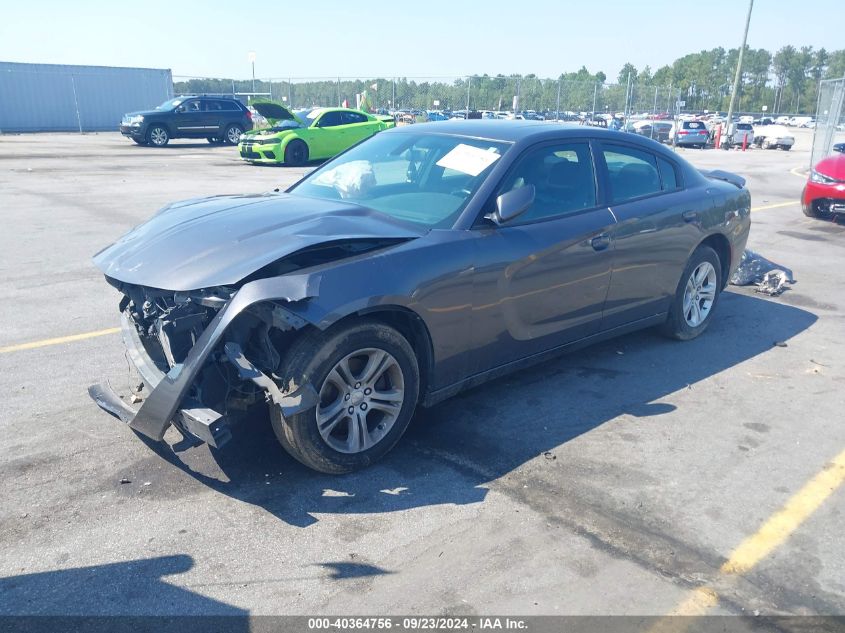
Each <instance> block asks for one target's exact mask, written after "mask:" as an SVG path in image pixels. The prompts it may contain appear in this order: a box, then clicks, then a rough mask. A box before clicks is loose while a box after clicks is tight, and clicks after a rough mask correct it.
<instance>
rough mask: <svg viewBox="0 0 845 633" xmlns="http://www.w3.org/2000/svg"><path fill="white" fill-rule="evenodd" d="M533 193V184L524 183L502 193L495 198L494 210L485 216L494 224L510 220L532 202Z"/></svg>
mask: <svg viewBox="0 0 845 633" xmlns="http://www.w3.org/2000/svg"><path fill="white" fill-rule="evenodd" d="M535 193H536V191H535V189H534V185H525V186H524V187H519V188H518V189H511V190H510V191H507V192H505V193H503V194H502V195H501V196H499V197H498V198H496V210H495V211H494V212H493V213H491V214H490V215H488V216H487V218H488V219H490V220H492V221H493V222H495V223H496V224H505V223H506V222H510V221H511V220H513V219H514V218H515V217H516V216H518V215H520V214H522V213H525V211H527V210H528V207H530V206H531V205H532V204H534V196H535Z"/></svg>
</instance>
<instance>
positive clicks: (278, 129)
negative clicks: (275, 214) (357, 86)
mask: <svg viewBox="0 0 845 633" xmlns="http://www.w3.org/2000/svg"><path fill="white" fill-rule="evenodd" d="M252 106H253V107H254V108H255V109H256V111H257V112H258V113H259V114H261V116H263V117H264V118H266V119H267V121H268V122H269V123H270V128H269V129H264V130H255V131H253V132H250V133H248V134H244V135H243V137H242V138H241V141H240V143H239V145H238V151H239V152H240V155H241V158H243V159H244V160H246V161H248V162H251V163H271V164H275V165H279V164H284V165H304V164H305V163H307V162H308V161H309V160H316V159H323V158H331V157H332V156H336V155H337V154H339V153H340V152H342V151H344V150H346V149H348V148H349V147H352V146H353V145H355V143H358V142H359V141H362V140H364V139H365V138H368V137H370V136H372V135H373V134H376V133H377V132H380V131H382V130H386V129H388V128H391V127H393V126H394V125H395V123H394V119H393V117H391V116H382V115H373V114H367V113H366V112H361V111H360V110H350V109H349V108H312V109H310V110H300V111H298V112H295V113H294V112H292V111H291V110H289V109H288V108H287V107H285V106H284V105H282V104H281V103H278V102H276V101H269V100H263V101H254V102H253V104H252Z"/></svg>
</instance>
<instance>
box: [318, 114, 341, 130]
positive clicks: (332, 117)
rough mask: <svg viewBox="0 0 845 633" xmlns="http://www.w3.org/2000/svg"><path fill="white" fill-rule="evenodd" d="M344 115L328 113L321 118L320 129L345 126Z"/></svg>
mask: <svg viewBox="0 0 845 633" xmlns="http://www.w3.org/2000/svg"><path fill="white" fill-rule="evenodd" d="M343 123H344V120H343V113H342V112H337V111H333V112H326V113H325V114H324V115H323V116H322V117H320V121H319V122H318V123H317V125H318V126H319V127H334V126H335V125H343Z"/></svg>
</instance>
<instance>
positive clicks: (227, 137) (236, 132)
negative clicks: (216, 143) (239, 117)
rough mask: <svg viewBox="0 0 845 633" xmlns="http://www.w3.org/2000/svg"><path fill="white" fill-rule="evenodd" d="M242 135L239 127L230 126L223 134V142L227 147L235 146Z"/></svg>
mask: <svg viewBox="0 0 845 633" xmlns="http://www.w3.org/2000/svg"><path fill="white" fill-rule="evenodd" d="M243 133H244V129H243V128H242V127H241V126H240V125H230V126H229V127H227V128H226V132H225V133H224V134H223V142H224V143H226V144H227V145H237V144H238V143H239V142H240V140H241V136H242V135H243Z"/></svg>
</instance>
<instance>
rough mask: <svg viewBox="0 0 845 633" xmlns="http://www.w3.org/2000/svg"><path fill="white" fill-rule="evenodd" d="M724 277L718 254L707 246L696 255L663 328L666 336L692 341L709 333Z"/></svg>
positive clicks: (683, 275)
mask: <svg viewBox="0 0 845 633" xmlns="http://www.w3.org/2000/svg"><path fill="white" fill-rule="evenodd" d="M723 274H724V273H723V272H722V265H721V262H720V261H719V256H718V255H717V254H716V251H714V250H713V249H712V248H710V247H709V246H704V245H702V246H699V247H698V248H697V249H695V251H693V254H692V256H691V257H690V258H689V261H688V262H687V265H686V268H684V272H683V274H682V275H681V280H680V282H678V288H677V290H676V291H675V297H674V299H672V305H671V307H670V308H669V316H668V317H667V319H666V323H664V324H663V327H662V331H663V333H664V334H665V335H666V336H669V337H671V338H675V339H678V340H680V341H688V340H690V339H694V338H695V337H697V336H699V335H700V334H701V333H702V332H704V330H706V329H707V326H708V325H710V321H711V320H712V318H713V312H714V310H715V308H716V304H717V303H718V302H719V295H720V293H721V290H722V285H723V284H722V275H723Z"/></svg>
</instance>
